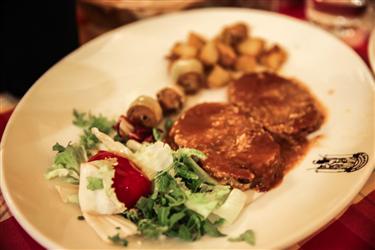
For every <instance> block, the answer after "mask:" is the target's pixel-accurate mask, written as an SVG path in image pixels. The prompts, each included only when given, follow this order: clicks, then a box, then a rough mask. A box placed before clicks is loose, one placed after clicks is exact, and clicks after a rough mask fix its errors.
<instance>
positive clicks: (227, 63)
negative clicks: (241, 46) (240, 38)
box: [216, 42, 237, 68]
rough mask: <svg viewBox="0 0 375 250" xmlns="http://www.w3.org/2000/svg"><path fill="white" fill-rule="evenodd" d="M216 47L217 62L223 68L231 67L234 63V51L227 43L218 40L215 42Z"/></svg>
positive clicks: (235, 56)
mask: <svg viewBox="0 0 375 250" xmlns="http://www.w3.org/2000/svg"><path fill="white" fill-rule="evenodd" d="M216 47H217V50H218V52H219V64H220V65H221V66H223V67H224V68H231V67H232V66H233V65H234V64H235V63H236V59H237V55H236V52H234V50H233V49H232V48H231V47H229V46H228V45H225V44H223V43H220V42H218V43H217V44H216Z"/></svg>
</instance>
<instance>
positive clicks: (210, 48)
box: [199, 41, 219, 65]
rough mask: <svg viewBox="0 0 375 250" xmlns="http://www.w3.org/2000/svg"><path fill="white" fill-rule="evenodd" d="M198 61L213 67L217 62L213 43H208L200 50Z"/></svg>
mask: <svg viewBox="0 0 375 250" xmlns="http://www.w3.org/2000/svg"><path fill="white" fill-rule="evenodd" d="M199 59H200V60H201V61H202V62H203V63H204V64H206V65H214V64H216V62H217V61H218V60H219V52H218V50H217V48H216V45H215V43H214V42H212V41H210V42H208V43H206V44H205V45H204V47H203V48H202V50H201V52H200V54H199Z"/></svg>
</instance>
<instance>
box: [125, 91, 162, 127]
mask: <svg viewBox="0 0 375 250" xmlns="http://www.w3.org/2000/svg"><path fill="white" fill-rule="evenodd" d="M127 117H128V119H129V121H130V123H132V124H137V125H141V126H144V127H149V128H153V127H155V126H157V125H158V124H159V122H160V121H161V119H162V117H163V114H162V109H161V107H160V105H159V103H158V102H157V101H156V100H155V99H154V98H152V97H149V96H140V97H138V98H137V99H136V100H135V101H134V102H133V103H132V104H131V105H130V108H129V109H128V112H127Z"/></svg>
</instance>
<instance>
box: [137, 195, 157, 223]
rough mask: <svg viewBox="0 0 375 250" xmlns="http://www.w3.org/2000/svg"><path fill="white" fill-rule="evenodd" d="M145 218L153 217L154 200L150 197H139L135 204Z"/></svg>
mask: <svg viewBox="0 0 375 250" xmlns="http://www.w3.org/2000/svg"><path fill="white" fill-rule="evenodd" d="M135 206H136V208H138V209H139V210H140V211H141V213H142V215H143V216H144V217H145V218H148V219H151V218H153V217H155V216H154V215H155V211H154V209H153V208H154V200H153V199H150V198H145V197H141V198H140V199H139V200H138V202H137V204H136V205H135Z"/></svg>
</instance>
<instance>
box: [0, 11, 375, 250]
mask: <svg viewBox="0 0 375 250" xmlns="http://www.w3.org/2000/svg"><path fill="white" fill-rule="evenodd" d="M216 11H224V12H232V13H236V12H253V13H258V14H262V15H266V16H278V17H280V18H284V19H289V20H292V21H294V22H297V23H299V24H301V25H304V26H308V27H310V28H312V29H314V30H316V31H318V32H321V33H325V35H329V36H330V37H331V38H334V39H335V40H336V41H337V42H339V43H341V44H342V45H344V46H345V47H346V50H347V51H348V53H351V54H352V56H354V57H356V58H357V59H358V61H360V62H359V63H360V64H361V68H366V69H365V73H366V74H367V75H368V76H369V77H370V79H371V82H369V84H370V85H371V87H372V91H373V93H375V81H374V76H373V74H372V73H371V70H370V68H369V67H368V66H367V65H366V63H365V62H364V61H363V59H362V58H361V57H360V56H359V55H358V54H357V53H356V52H355V51H354V50H353V49H352V48H351V47H350V46H349V45H347V44H345V43H344V42H342V41H341V40H340V39H339V38H337V37H335V36H334V35H332V34H331V33H329V32H328V31H326V30H324V29H321V28H319V27H318V26H315V25H314V24H312V23H310V22H308V21H306V20H301V19H298V18H295V17H291V16H288V15H284V14H281V13H276V12H270V11H264V10H256V9H246V8H236V7H235V8H233V7H209V8H200V9H192V10H186V11H180V12H174V13H169V14H164V15H161V16H154V17H150V18H147V19H143V20H140V21H137V22H134V23H131V24H126V25H123V26H120V27H118V28H115V29H113V30H110V31H108V32H106V33H104V34H101V35H99V36H98V37H96V38H94V39H92V40H90V41H89V42H87V43H85V44H83V45H82V46H80V47H78V48H76V49H75V50H73V51H72V52H70V53H69V54H67V55H66V56H64V57H63V58H62V59H60V60H59V61H57V62H56V63H55V64H54V65H53V66H52V67H50V68H49V69H48V70H47V71H46V72H45V73H44V74H43V75H42V76H40V77H39V78H38V79H37V80H36V81H35V83H34V84H33V85H32V86H31V88H30V89H29V90H28V91H27V92H26V94H25V95H24V96H23V97H22V98H21V100H20V101H19V103H18V104H17V106H16V108H15V109H14V110H13V113H12V115H11V117H10V119H9V121H8V123H7V126H6V128H5V130H4V133H3V137H2V140H1V144H0V188H1V191H2V194H3V197H4V199H5V201H6V204H7V206H8V208H9V210H10V211H11V213H12V215H13V216H14V218H15V219H16V221H17V222H18V223H19V224H20V225H21V227H22V228H23V229H24V230H25V231H26V232H27V233H28V234H29V235H30V236H31V237H32V238H33V239H34V240H35V241H37V242H38V243H39V244H41V245H42V246H44V247H46V248H53V249H57V248H59V249H64V248H65V247H63V246H61V245H60V244H58V243H57V242H55V241H53V240H51V239H49V238H48V237H47V236H46V235H44V234H43V233H42V232H41V231H40V230H38V229H37V228H36V227H35V226H34V225H32V224H31V223H30V221H29V220H28V219H26V218H25V217H24V216H23V215H22V213H21V212H20V211H19V209H18V206H17V205H16V204H15V202H14V200H13V198H12V195H11V192H9V189H8V185H7V184H6V180H5V177H4V174H3V170H4V157H3V155H4V152H5V146H4V145H5V144H6V142H7V141H8V140H9V139H8V137H9V136H8V134H9V130H10V127H12V124H13V123H14V120H15V118H14V117H15V116H17V114H18V112H19V110H21V109H22V106H24V103H25V102H26V100H27V99H28V98H29V96H30V95H32V93H33V92H34V91H35V89H36V86H38V85H39V82H41V81H42V80H43V78H44V77H45V75H47V74H48V73H49V72H50V71H52V70H53V69H54V68H56V67H59V65H60V64H61V63H62V62H64V61H65V60H67V59H68V58H70V57H71V56H73V55H75V54H76V53H79V51H80V50H82V49H84V48H86V47H89V46H91V44H92V43H96V42H98V40H101V39H105V38H106V37H111V36H112V35H113V34H115V33H118V32H120V30H122V29H126V28H128V27H131V26H137V25H139V24H142V23H144V22H152V21H153V20H154V19H159V18H169V17H171V16H172V17H173V16H179V15H184V14H187V15H189V13H194V12H216ZM374 37H375V35H374ZM373 102H374V105H375V98H374V99H373ZM374 132H375V125H374ZM373 140H374V141H375V138H373ZM371 153H372V154H374V152H371ZM373 161H374V160H373ZM369 163H372V162H369ZM368 168H369V169H370V168H371V167H368ZM374 168H375V165H373V166H372V169H374ZM371 173H372V171H370V170H368V173H367V175H366V176H365V177H362V178H363V179H362V180H361V182H357V185H356V188H355V189H353V190H357V191H355V192H351V193H349V194H347V195H346V196H345V199H344V198H343V199H342V200H345V202H342V204H343V205H341V206H336V207H334V208H333V209H331V211H330V213H326V214H325V215H326V216H323V217H320V219H319V220H315V221H314V222H312V223H310V225H314V226H310V227H309V228H308V230H306V232H305V234H301V233H299V234H298V235H297V236H295V237H294V238H290V237H289V238H288V240H284V241H283V245H280V246H278V247H279V248H286V247H290V246H292V245H293V244H297V243H298V242H301V241H303V240H305V239H306V238H308V237H310V236H312V235H314V233H317V232H319V231H320V230H322V228H324V226H325V225H328V223H330V222H331V221H332V220H334V219H335V217H337V216H338V215H339V214H340V213H341V212H343V211H344V210H346V209H347V208H348V207H349V206H350V205H351V203H350V202H351V201H352V200H353V199H354V197H355V196H356V195H357V194H358V193H359V191H360V190H361V189H362V188H363V186H364V185H365V183H366V182H367V180H368V179H369V177H370V175H371ZM273 247H275V246H273Z"/></svg>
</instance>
